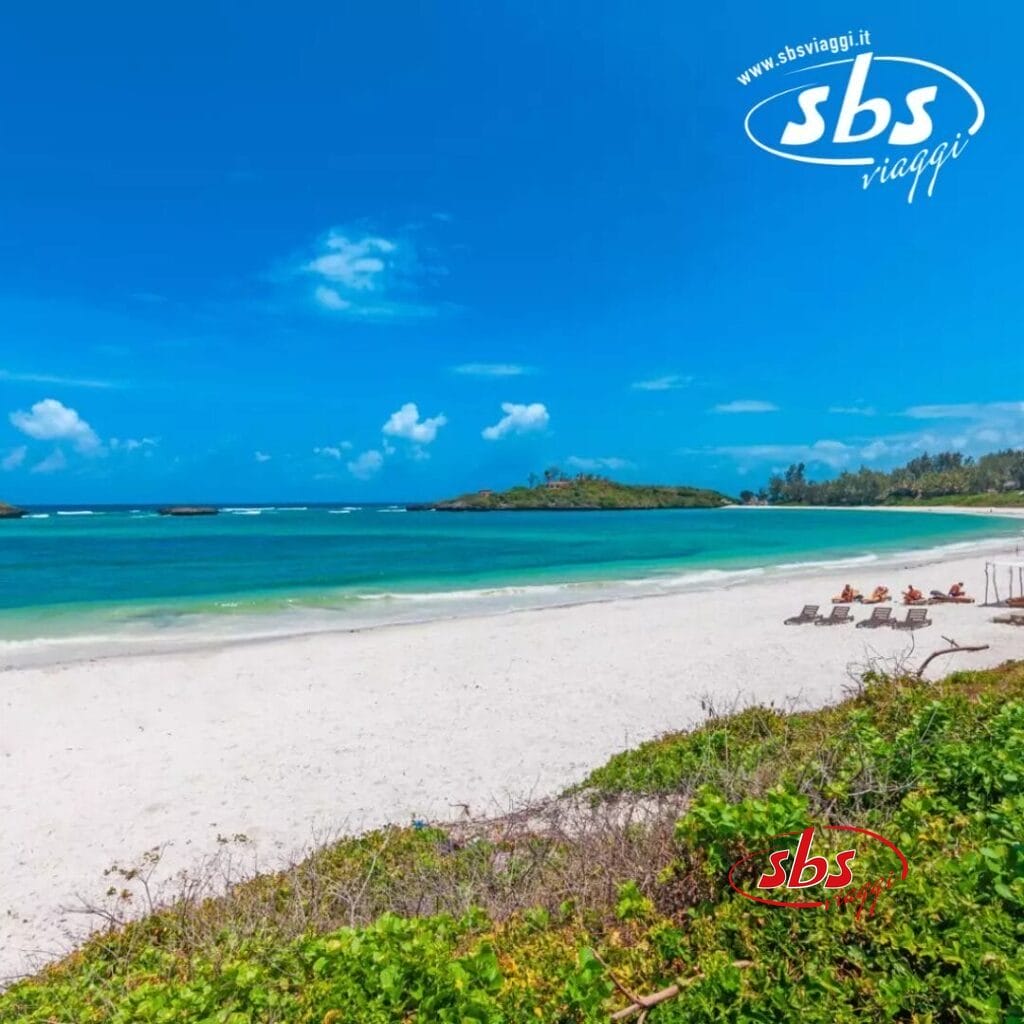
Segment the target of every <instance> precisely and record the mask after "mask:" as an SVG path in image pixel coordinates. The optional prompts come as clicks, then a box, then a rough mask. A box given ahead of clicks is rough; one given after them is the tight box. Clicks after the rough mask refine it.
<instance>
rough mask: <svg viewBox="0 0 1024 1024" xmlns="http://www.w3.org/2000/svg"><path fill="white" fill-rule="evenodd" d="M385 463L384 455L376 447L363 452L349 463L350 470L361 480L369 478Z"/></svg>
mask: <svg viewBox="0 0 1024 1024" xmlns="http://www.w3.org/2000/svg"><path fill="white" fill-rule="evenodd" d="M383 465H384V456H383V455H381V453H380V452H379V451H377V450H376V449H375V448H371V449H370V450H369V451H366V452H363V453H362V454H361V455H360V456H359V457H358V458H355V459H353V460H352V461H351V462H349V463H348V471H349V472H350V473H351V474H352V475H353V476H354V477H356V478H357V479H359V480H369V479H370V477H372V476H373V475H374V474H375V473H377V472H378V471H379V470H380V468H381V466H383Z"/></svg>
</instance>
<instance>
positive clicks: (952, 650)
mask: <svg viewBox="0 0 1024 1024" xmlns="http://www.w3.org/2000/svg"><path fill="white" fill-rule="evenodd" d="M942 639H943V640H945V641H946V642H947V643H949V644H951V645H952V646H950V647H943V648H942V649H941V650H938V651H932V653H931V654H929V655H928V657H927V658H925V659H924V661H923V662H921V667H920V668H919V669H918V670H917V672H916V673H915V675H916V676H917V678H918V679H922V678H924V670H925V669H926V668H927V667H928V666H929V665H930V664H931V663H932V662H933V661H934V660H935V659H936V658H941V657H942V656H943V655H944V654H964V653H965V652H970V651H987V650H988V644H976V645H975V646H972V647H961V646H960V644H958V643H957V642H956V641H955V640H950V638H949V637H948V636H944V637H943V638H942Z"/></svg>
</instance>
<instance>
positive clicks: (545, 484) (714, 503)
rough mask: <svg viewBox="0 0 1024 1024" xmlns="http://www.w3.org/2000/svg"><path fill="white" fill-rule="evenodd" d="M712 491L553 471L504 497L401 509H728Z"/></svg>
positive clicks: (469, 497) (479, 496)
mask: <svg viewBox="0 0 1024 1024" xmlns="http://www.w3.org/2000/svg"><path fill="white" fill-rule="evenodd" d="M733 503H734V502H733V500H732V499H731V498H728V497H726V495H724V494H721V493H720V492H718V491H710V490H705V489H702V488H699V487H676V486H670V485H662V484H621V483H617V482H616V481H614V480H609V479H608V478H607V477H602V476H595V475H593V474H589V473H580V474H578V475H577V476H573V477H570V476H566V475H565V474H564V473H562V472H561V471H560V470H558V469H557V468H552V469H548V470H546V471H545V472H544V475H543V477H541V478H538V477H537V476H535V475H533V474H531V476H530V480H529V483H528V485H526V486H519V487H511V488H509V489H508V490H507V491H490V490H481V491H475V492H473V493H472V494H463V495H460V496H459V497H457V498H448V499H447V500H445V501H438V502H428V503H423V504H416V505H408V506H406V507H407V508H408V510H409V511H410V512H601V511H613V510H628V509H656V508H722V507H723V506H725V505H731V504H733Z"/></svg>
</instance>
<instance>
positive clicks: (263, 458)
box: [253, 452, 273, 462]
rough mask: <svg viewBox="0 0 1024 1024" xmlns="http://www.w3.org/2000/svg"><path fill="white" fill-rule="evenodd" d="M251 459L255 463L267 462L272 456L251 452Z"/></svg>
mask: <svg viewBox="0 0 1024 1024" xmlns="http://www.w3.org/2000/svg"><path fill="white" fill-rule="evenodd" d="M253 458H254V459H255V460H256V461H257V462H269V461H270V460H271V459H272V458H273V456H272V455H268V454H267V453H266V452H253Z"/></svg>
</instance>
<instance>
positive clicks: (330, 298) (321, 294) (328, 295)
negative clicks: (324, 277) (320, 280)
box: [313, 284, 352, 310]
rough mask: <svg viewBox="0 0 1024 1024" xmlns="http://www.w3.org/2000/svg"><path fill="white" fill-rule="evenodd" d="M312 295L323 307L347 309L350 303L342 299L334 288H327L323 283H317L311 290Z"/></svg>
mask: <svg viewBox="0 0 1024 1024" xmlns="http://www.w3.org/2000/svg"><path fill="white" fill-rule="evenodd" d="M313 297H314V298H315V299H316V301H317V302H319V303H320V305H321V306H323V307H324V309H335V310H341V309H348V308H349V307H350V306H351V305H352V303H351V302H349V301H348V299H343V298H342V297H341V296H340V295H339V294H338V292H337V290H336V289H334V288H328V287H327V285H325V284H318V285H317V286H316V289H315V290H314V291H313Z"/></svg>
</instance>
